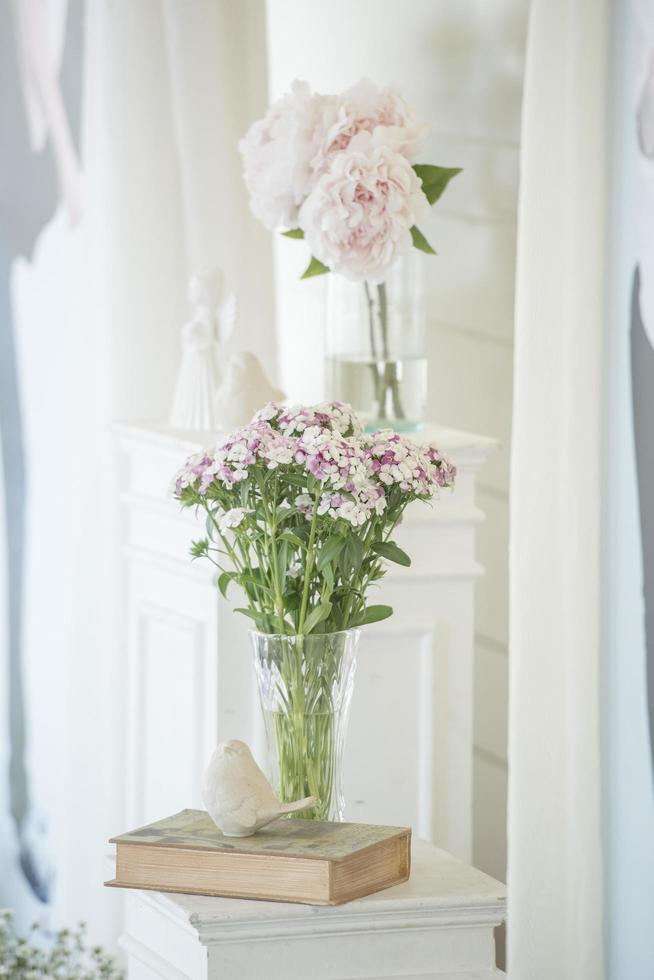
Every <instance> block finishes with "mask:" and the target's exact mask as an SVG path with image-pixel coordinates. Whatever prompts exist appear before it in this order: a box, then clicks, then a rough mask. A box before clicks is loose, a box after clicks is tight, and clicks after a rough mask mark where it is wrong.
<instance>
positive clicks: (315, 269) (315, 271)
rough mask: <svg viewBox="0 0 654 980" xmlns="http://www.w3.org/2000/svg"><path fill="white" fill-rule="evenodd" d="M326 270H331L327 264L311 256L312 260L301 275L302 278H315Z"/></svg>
mask: <svg viewBox="0 0 654 980" xmlns="http://www.w3.org/2000/svg"><path fill="white" fill-rule="evenodd" d="M325 272H329V269H328V268H327V266H326V265H323V263H322V262H320V261H319V260H318V259H316V258H314V257H313V256H311V261H310V262H309V264H308V266H307V267H306V269H305V270H304V272H303V273H302V275H301V276H300V279H313V277H314V276H322V275H324V274H325Z"/></svg>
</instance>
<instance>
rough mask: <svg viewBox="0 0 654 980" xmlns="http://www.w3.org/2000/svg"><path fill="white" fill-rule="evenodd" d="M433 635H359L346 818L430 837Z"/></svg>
mask: <svg viewBox="0 0 654 980" xmlns="http://www.w3.org/2000/svg"><path fill="white" fill-rule="evenodd" d="M432 678H433V653H432V636H431V634H430V633H428V632H418V631H416V632H414V633H408V632H407V631H402V632H401V633H399V634H398V633H391V634H390V635H389V634H384V633H382V631H381V630H380V631H376V632H375V634H374V635H372V636H364V642H363V643H362V645H361V652H360V655H359V661H358V665H357V674H356V684H355V690H354V697H353V704H352V718H351V724H350V730H349V733H348V741H347V752H346V768H345V775H346V779H345V793H346V801H347V814H346V818H347V819H348V820H360V821H363V822H364V823H366V822H368V823H388V824H391V825H393V824H395V825H399V826H405V825H406V826H413V827H414V828H415V830H416V833H417V834H419V835H420V836H422V837H426V838H431V837H432V833H433V828H432V826H431V799H430V794H429V787H430V786H431V784H432V771H431V769H432V759H431V744H432V718H433V712H434V707H435V706H434V702H433V691H432Z"/></svg>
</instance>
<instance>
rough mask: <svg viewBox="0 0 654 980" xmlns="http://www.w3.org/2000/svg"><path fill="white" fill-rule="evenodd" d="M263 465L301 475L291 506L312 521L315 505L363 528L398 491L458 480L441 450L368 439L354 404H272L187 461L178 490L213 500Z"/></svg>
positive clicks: (382, 436)
mask: <svg viewBox="0 0 654 980" xmlns="http://www.w3.org/2000/svg"><path fill="white" fill-rule="evenodd" d="M257 467H259V468H261V469H263V470H264V471H265V470H276V469H280V472H281V475H282V476H283V475H284V474H285V473H287V474H288V475H292V476H293V477H294V479H293V480H292V481H290V482H289V483H288V485H287V486H286V489H285V490H284V489H283V490H282V493H285V494H286V499H285V500H284V501H283V502H284V503H285V504H287V505H290V506H295V507H296V508H297V510H299V511H300V512H301V513H305V514H306V515H307V517H308V518H310V517H311V515H312V513H313V510H314V506H315V507H316V509H317V513H318V514H320V515H328V516H330V517H332V518H334V519H337V518H341V519H343V520H345V521H347V522H348V523H349V524H351V525H353V526H355V527H358V526H361V525H363V524H365V523H366V521H368V520H369V519H370V518H371V517H373V516H374V515H381V514H383V513H384V510H385V509H386V506H387V502H388V495H389V493H390V492H391V489H392V488H393V487H397V488H399V490H401V491H402V493H403V494H405V495H407V496H411V497H414V496H415V497H423V498H428V497H431V496H433V495H434V494H435V493H436V492H437V491H438V490H439V488H441V487H448V486H452V485H453V483H454V478H455V475H456V470H455V467H454V466H453V465H452V463H450V462H449V461H448V460H447V459H446V458H445V457H443V456H442V455H441V454H440V453H439V452H438V450H437V449H436V447H434V446H418V445H416V444H415V443H413V442H411V441H410V440H409V439H407V438H405V437H404V436H401V435H398V434H397V433H395V432H393V431H392V430H384V431H381V432H376V433H373V434H372V435H364V434H363V432H362V426H361V423H360V422H359V420H358V419H357V417H356V416H355V415H354V414H353V412H352V410H351V408H350V407H349V406H348V405H343V404H341V403H338V402H334V403H327V404H324V405H316V406H311V407H304V406H296V407H293V408H285V407H284V406H282V405H278V404H275V403H270V404H269V405H266V406H265V408H263V409H261V411H259V412H257V414H256V415H255V416H254V418H253V420H252V422H251V423H250V424H249V425H246V426H245V427H244V428H242V429H239V430H238V431H237V432H234V433H233V434H232V435H230V436H227V437H226V438H225V439H223V441H222V442H220V443H219V444H218V446H216V448H215V450H214V451H213V452H211V453H209V452H207V453H199V454H196V455H194V456H192V457H191V458H190V459H189V460H187V462H186V465H185V466H184V467H183V468H182V469H181V470H180V472H179V473H178V474H177V477H176V481H175V493H176V494H177V496H179V495H180V494H181V493H182V491H183V490H184V489H185V488H186V487H193V488H194V489H195V490H196V492H197V493H198V494H200V495H205V494H206V493H207V491H208V489H209V487H211V486H212V484H214V483H216V484H218V486H219V487H222V488H223V489H227V490H229V489H230V488H231V487H234V486H235V485H236V484H238V483H240V482H241V481H243V480H246V479H248V477H249V476H250V474H251V472H252V470H253V469H255V468H257ZM298 476H299V477H300V478H301V479H302V483H303V484H304V488H303V490H302V492H298V482H297V477H298ZM309 476H311V477H313V478H314V480H316V481H318V483H320V484H322V490H321V494H320V497H319V499H318V500H317V501H316V500H315V497H314V496H312V494H311V493H309V492H308V490H309V487H308V485H307V481H309ZM283 483H284V481H283V480H281V481H280V484H283ZM277 502H278V504H279V503H280V501H279V500H278V501H277Z"/></svg>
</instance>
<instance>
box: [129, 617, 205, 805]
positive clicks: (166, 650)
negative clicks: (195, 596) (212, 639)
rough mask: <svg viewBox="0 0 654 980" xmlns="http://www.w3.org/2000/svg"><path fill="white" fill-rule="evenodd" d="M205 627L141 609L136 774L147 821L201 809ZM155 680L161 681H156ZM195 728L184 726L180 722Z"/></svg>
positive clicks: (189, 620) (186, 620)
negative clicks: (193, 807)
mask: <svg viewBox="0 0 654 980" xmlns="http://www.w3.org/2000/svg"><path fill="white" fill-rule="evenodd" d="M204 630H205V627H204V624H203V623H199V622H197V621H194V620H192V619H186V618H185V617H181V616H179V615H175V614H172V613H170V612H169V611H168V610H165V609H162V608H161V607H158V606H152V605H150V604H146V605H144V606H141V608H140V609H139V648H138V653H137V656H138V668H137V669H138V670H139V671H140V679H139V682H138V683H139V690H140V704H139V712H140V723H141V729H140V733H139V741H140V743H141V752H142V755H141V761H142V765H141V766H140V767H139V771H138V773H137V781H138V788H139V790H140V795H141V798H140V801H139V802H140V809H141V812H142V814H143V817H142V819H143V820H144V821H146V822H148V821H150V820H154V819H157V815H158V814H161V815H165V814H167V813H175V811H177V810H182V809H183V808H184V807H185V806H188V805H189V801H191V800H193V805H197V802H198V800H199V786H198V785H197V782H196V774H197V771H198V768H199V767H201V766H202V763H203V749H204V745H203V738H202V735H203V732H202V729H203V722H204V719H203V717H202V708H203V703H202V698H201V691H202V673H203V666H204V665H203V662H202V660H203V655H204V647H205V645H206V638H205V636H204ZM155 678H156V682H155ZM189 718H192V719H193V724H192V725H188V724H185V723H184V724H181V725H180V724H179V723H178V722H179V719H189Z"/></svg>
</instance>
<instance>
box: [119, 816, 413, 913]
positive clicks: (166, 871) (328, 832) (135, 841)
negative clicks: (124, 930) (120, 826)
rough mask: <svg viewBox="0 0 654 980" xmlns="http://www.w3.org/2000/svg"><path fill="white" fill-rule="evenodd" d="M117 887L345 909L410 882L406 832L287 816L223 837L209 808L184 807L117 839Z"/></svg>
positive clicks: (388, 828)
mask: <svg viewBox="0 0 654 980" xmlns="http://www.w3.org/2000/svg"><path fill="white" fill-rule="evenodd" d="M110 843H112V844H116V877H115V879H114V880H112V881H107V882H105V884H107V885H109V886H111V887H114V888H147V889H152V890H154V891H169V892H183V893H186V894H191V895H223V896H227V897H232V898H260V899H267V900H269V901H276V902H302V903H306V904H308V905H340V904H342V903H343V902H349V901H350V900H351V899H353V898H360V897H361V896H362V895H370V894H371V893H372V892H376V891H380V890H381V889H382V888H389V887H390V886H391V885H396V884H398V883H399V882H401V881H406V880H407V878H408V877H409V874H410V870H411V831H410V829H409V828H408V827H382V826H377V825H375V824H360V823H331V822H327V821H318V820H299V819H297V818H296V819H292V818H291V819H288V818H282V819H280V820H275V821H274V823H271V824H268V826H267V827H265V828H264V829H263V830H260V831H258V832H257V833H256V834H254V835H253V836H252V837H241V838H234V837H225V836H224V835H223V834H221V832H220V831H219V830H218V828H217V827H216V825H215V824H214V822H213V821H212V819H211V817H210V816H209V814H208V813H206V812H205V811H204V810H182V811H181V812H180V813H176V814H175V815H174V816H172V817H166V819H164V820H159V821H157V822H156V823H152V824H149V825H148V826H147V827H140V828H139V829H138V830H132V831H131V832H130V833H127V834H121V835H120V837H112V838H111V840H110Z"/></svg>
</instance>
